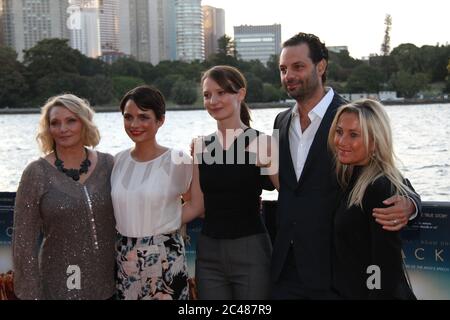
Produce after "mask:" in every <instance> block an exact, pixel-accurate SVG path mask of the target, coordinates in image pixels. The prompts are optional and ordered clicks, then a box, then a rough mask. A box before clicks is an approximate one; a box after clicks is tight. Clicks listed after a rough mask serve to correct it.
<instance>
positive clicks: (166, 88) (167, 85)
mask: <svg viewBox="0 0 450 320" xmlns="http://www.w3.org/2000/svg"><path fill="white" fill-rule="evenodd" d="M178 80H185V79H184V78H183V77H182V76H181V75H177V74H169V75H167V76H165V77H162V78H158V79H156V81H155V84H154V85H155V87H157V88H158V89H159V90H160V91H161V92H162V94H163V95H164V97H165V98H166V99H172V88H173V86H174V84H175V83H176V82H177V81H178Z"/></svg>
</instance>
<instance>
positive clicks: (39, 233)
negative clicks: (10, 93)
mask: <svg viewBox="0 0 450 320" xmlns="http://www.w3.org/2000/svg"><path fill="white" fill-rule="evenodd" d="M93 114H94V112H93V111H92V109H91V108H90V107H89V105H88V103H87V102H86V101H84V100H82V99H80V98H78V97H77V96H74V95H71V94H65V95H60V96H56V97H53V98H50V99H49V100H48V102H47V103H46V105H45V106H44V107H43V108H42V115H41V119H40V123H39V133H38V136H37V140H38V142H39V144H40V147H41V150H42V152H43V153H44V157H42V158H39V159H38V160H36V161H34V162H32V163H30V164H29V165H28V166H27V168H26V169H25V171H24V172H23V175H22V179H21V181H20V184H19V188H18V190H17V196H16V203H15V209H14V233H13V262H14V273H15V274H14V288H15V294H16V296H17V297H18V298H19V299H31V300H37V299H39V300H40V299H57V300H65V299H67V300H84V299H95V300H98V299H109V298H111V297H112V296H114V295H115V280H114V268H115V262H114V241H115V237H116V232H115V228H114V226H115V219H114V213H113V207H112V202H111V186H110V175H111V170H112V166H113V157H112V156H111V155H109V154H105V153H101V152H98V151H95V150H92V149H88V148H87V147H95V146H96V145H97V144H98V142H99V140H100V135H99V132H98V129H97V127H96V126H95V125H94V123H93V122H92V118H93Z"/></svg>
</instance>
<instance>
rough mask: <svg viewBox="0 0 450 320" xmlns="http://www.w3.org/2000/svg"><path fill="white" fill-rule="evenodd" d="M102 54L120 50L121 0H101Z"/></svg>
mask: <svg viewBox="0 0 450 320" xmlns="http://www.w3.org/2000/svg"><path fill="white" fill-rule="evenodd" d="M98 11H99V20H100V47H101V50H102V54H106V53H108V52H118V51H120V50H119V0H99V9H98Z"/></svg>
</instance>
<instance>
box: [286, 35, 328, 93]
mask: <svg viewBox="0 0 450 320" xmlns="http://www.w3.org/2000/svg"><path fill="white" fill-rule="evenodd" d="M325 66H326V62H325V61H324V60H322V61H321V62H319V63H317V64H314V63H313V61H312V60H311V58H310V52H309V47H308V45H307V44H306V43H301V44H299V45H296V46H288V47H285V48H283V50H282V51H281V55H280V66H279V69H280V77H281V83H282V84H283V87H284V88H285V89H286V92H287V93H288V94H289V96H290V97H292V98H293V99H296V100H305V99H307V98H309V97H311V96H313V95H314V94H315V93H316V92H317V91H320V90H323V84H322V80H321V77H322V74H323V73H324V72H325Z"/></svg>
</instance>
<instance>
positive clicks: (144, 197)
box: [111, 149, 192, 238]
mask: <svg viewBox="0 0 450 320" xmlns="http://www.w3.org/2000/svg"><path fill="white" fill-rule="evenodd" d="M191 180H192V158H191V157H190V156H189V155H188V154H186V153H185V152H183V151H178V150H173V149H169V150H167V151H166V152H165V153H163V154H162V155H160V156H159V157H157V158H155V159H153V160H150V161H145V162H138V161H135V160H134V159H133V158H132V157H131V149H128V150H125V151H122V152H120V153H118V154H117V155H116V156H115V159H114V168H113V170H112V174H111V197H112V202H113V206H114V215H115V217H116V229H117V231H118V232H119V233H120V234H121V235H123V236H127V237H134V238H141V237H149V236H154V235H158V234H164V233H170V232H172V231H175V230H177V229H179V228H180V227H181V198H180V196H181V195H182V194H183V193H185V192H186V191H188V189H189V186H190V184H191Z"/></svg>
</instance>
